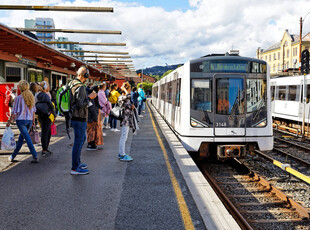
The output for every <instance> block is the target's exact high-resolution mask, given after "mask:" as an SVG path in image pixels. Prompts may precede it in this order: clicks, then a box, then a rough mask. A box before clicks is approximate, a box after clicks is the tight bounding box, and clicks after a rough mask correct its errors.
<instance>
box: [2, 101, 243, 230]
mask: <svg viewBox="0 0 310 230" xmlns="http://www.w3.org/2000/svg"><path fill="white" fill-rule="evenodd" d="M148 108H149V109H148V110H147V111H146V113H145V114H143V115H144V117H143V118H142V119H141V122H140V124H139V126H140V130H139V131H138V134H137V135H132V131H130V133H129V136H128V140H127V144H126V152H127V153H128V154H129V155H131V156H132V157H133V159H134V160H133V161H132V162H121V161H119V159H118V157H117V155H118V142H119V138H120V132H111V131H109V130H104V131H105V133H106V134H107V135H106V137H104V145H103V146H100V148H99V149H98V150H96V151H88V150H86V143H85V144H84V147H83V150H82V155H81V161H82V162H83V163H86V164H87V165H88V169H89V171H90V174H88V175H70V168H71V151H72V143H73V139H71V140H70V139H69V138H68V137H67V134H66V131H65V125H64V121H63V119H62V118H60V119H58V121H57V132H58V134H57V135H56V136H53V137H52V140H51V144H50V150H51V151H52V152H53V155H51V156H49V157H40V163H39V164H31V163H30V161H31V156H30V155H29V152H28V148H27V146H26V144H25V145H24V146H23V148H22V151H21V153H20V155H18V158H17V160H20V162H18V163H10V162H8V160H7V158H8V156H9V154H10V153H11V152H5V151H0V165H1V169H0V170H1V171H0V194H1V199H0V209H1V214H0V222H1V225H0V229H209V230H211V229H240V228H239V226H238V225H237V224H236V222H235V221H234V220H233V218H232V217H231V216H230V214H229V213H228V212H227V210H226V209H225V207H224V206H223V204H222V203H221V202H220V200H219V199H218V198H217V196H216V194H215V193H214V192H213V190H212V188H211V187H210V185H209V184H208V183H207V182H206V181H205V180H204V178H203V176H202V174H201V173H200V172H199V169H198V168H197V167H196V166H195V165H194V162H193V161H192V160H191V158H190V156H189V155H188V154H187V152H186V151H185V149H184V148H183V147H182V146H181V144H180V142H179V141H178V139H177V138H176V137H175V136H174V135H173V133H172V132H171V130H170V129H169V127H168V126H167V125H166V124H165V122H164V121H163V120H162V119H161V117H160V116H159V115H158V114H157V113H156V111H155V110H154V109H152V106H151V105H149V106H148ZM154 127H155V128H154ZM118 128H119V129H120V127H118ZM71 138H73V131H72V132H71ZM36 149H37V151H38V152H39V151H40V150H41V148H40V146H36Z"/></svg>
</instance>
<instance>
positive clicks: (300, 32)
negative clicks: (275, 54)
mask: <svg viewBox="0 0 310 230" xmlns="http://www.w3.org/2000/svg"><path fill="white" fill-rule="evenodd" d="M299 23H300V31H299V63H300V67H299V70H301V48H302V44H301V43H302V17H300V21H299Z"/></svg>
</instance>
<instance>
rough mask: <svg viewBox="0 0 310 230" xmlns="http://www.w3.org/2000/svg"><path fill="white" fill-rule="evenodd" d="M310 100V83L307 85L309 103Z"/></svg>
mask: <svg viewBox="0 0 310 230" xmlns="http://www.w3.org/2000/svg"><path fill="white" fill-rule="evenodd" d="M309 102H310V85H307V103H309Z"/></svg>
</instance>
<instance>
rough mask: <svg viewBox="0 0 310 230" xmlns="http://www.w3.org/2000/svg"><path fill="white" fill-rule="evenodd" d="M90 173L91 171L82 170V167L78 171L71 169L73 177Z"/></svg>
mask: <svg viewBox="0 0 310 230" xmlns="http://www.w3.org/2000/svg"><path fill="white" fill-rule="evenodd" d="M88 173H89V171H88V170H87V169H82V168H80V167H78V168H77V169H76V170H73V169H71V172H70V174H71V175H85V174H88Z"/></svg>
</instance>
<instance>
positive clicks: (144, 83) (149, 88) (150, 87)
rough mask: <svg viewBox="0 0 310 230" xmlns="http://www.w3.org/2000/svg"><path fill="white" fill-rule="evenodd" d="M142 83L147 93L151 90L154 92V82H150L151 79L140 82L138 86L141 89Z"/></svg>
mask: <svg viewBox="0 0 310 230" xmlns="http://www.w3.org/2000/svg"><path fill="white" fill-rule="evenodd" d="M141 84H142V85H143V89H144V92H145V93H147V91H151V92H152V86H153V84H154V83H152V82H149V81H147V80H146V81H144V82H143V83H139V84H138V86H137V87H138V89H139V87H140V85H141Z"/></svg>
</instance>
